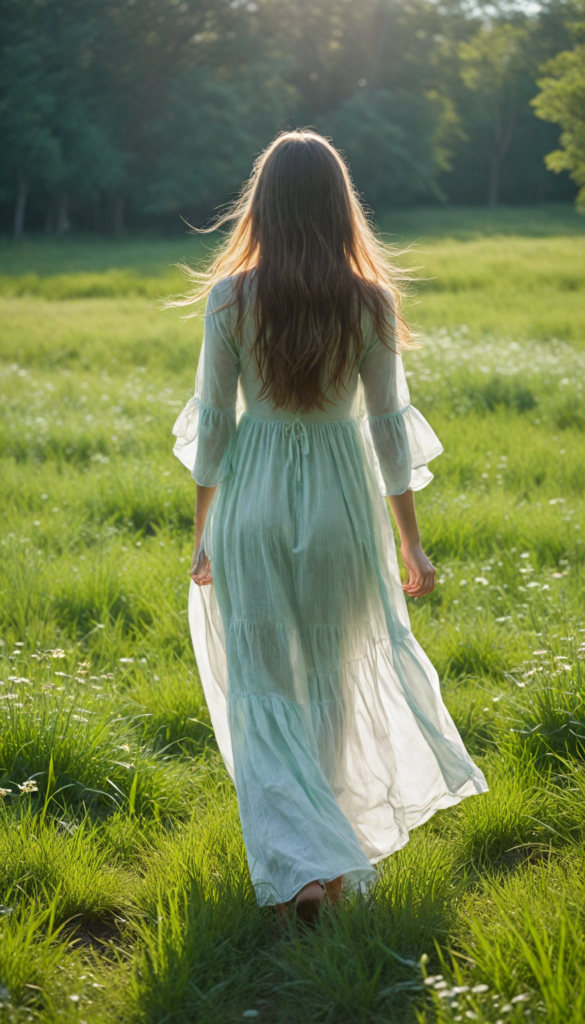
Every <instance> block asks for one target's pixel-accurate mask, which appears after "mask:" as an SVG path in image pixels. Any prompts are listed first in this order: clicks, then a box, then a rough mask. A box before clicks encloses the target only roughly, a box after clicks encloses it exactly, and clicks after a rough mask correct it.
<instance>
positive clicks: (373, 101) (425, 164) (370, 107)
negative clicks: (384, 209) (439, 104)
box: [324, 89, 440, 207]
mask: <svg viewBox="0 0 585 1024" xmlns="http://www.w3.org/2000/svg"><path fill="white" fill-rule="evenodd" d="M436 117H437V110H436V108H435V104H434V103H433V102H432V101H431V100H430V99H426V98H424V97H417V96H408V95H406V96H401V95H400V94H395V93H391V92H389V91H388V90H386V89H379V90H376V91H373V92H369V91H366V90H365V89H364V90H360V92H358V93H356V94H354V95H353V96H351V97H350V98H349V99H347V100H344V101H343V102H342V103H341V104H340V105H339V107H338V108H337V110H336V111H335V113H334V115H333V116H332V117H331V119H330V120H329V121H326V122H325V123H324V128H325V130H326V132H327V133H328V134H330V135H331V136H332V138H333V142H334V144H335V145H336V146H337V147H338V148H340V149H342V150H343V151H344V152H345V153H346V155H347V158H348V161H349V165H350V167H351V171H352V174H353V176H354V179H355V182H356V185H357V187H358V189H359V190H360V192H362V193H363V195H364V197H365V199H366V200H367V202H368V203H370V204H371V205H372V206H374V207H376V206H378V207H379V206H381V205H384V204H389V205H392V206H396V205H400V204H404V203H411V202H413V201H415V200H416V199H423V198H428V197H429V196H430V197H435V198H437V197H438V196H439V195H440V193H439V190H438V188H437V185H436V173H437V170H438V169H439V163H440V161H439V151H438V148H437V146H436V144H435V133H436Z"/></svg>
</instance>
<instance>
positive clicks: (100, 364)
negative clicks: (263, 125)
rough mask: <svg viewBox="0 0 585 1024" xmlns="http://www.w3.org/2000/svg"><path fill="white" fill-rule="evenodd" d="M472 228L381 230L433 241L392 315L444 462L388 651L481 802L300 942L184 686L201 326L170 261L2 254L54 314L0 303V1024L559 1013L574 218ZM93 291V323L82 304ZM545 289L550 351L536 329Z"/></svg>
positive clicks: (579, 972) (564, 973)
mask: <svg viewBox="0 0 585 1024" xmlns="http://www.w3.org/2000/svg"><path fill="white" fill-rule="evenodd" d="M400 216H402V217H403V219H402V220H400ZM486 216H487V215H486V214H484V213H481V214H479V213H475V214H474V213H472V212H471V211H462V213H461V214H460V215H459V216H458V217H452V218H451V220H450V221H449V222H448V223H447V224H446V225H445V217H446V211H437V213H436V215H431V214H429V212H428V211H423V212H422V213H419V212H413V213H412V214H408V215H399V214H398V213H397V212H395V213H393V214H392V215H389V217H390V219H391V223H390V224H389V225H388V226H389V227H390V229H392V228H394V229H396V230H397V231H400V232H403V233H404V234H406V235H407V237H408V238H413V237H417V236H419V235H420V234H422V231H421V225H422V226H424V225H429V235H430V234H435V236H436V237H435V240H434V241H432V240H431V239H430V238H429V239H428V240H427V239H423V242H422V243H421V249H422V250H423V253H424V260H425V262H426V272H427V274H428V276H429V277H433V278H435V280H433V281H431V282H429V284H427V285H425V286H424V288H423V289H421V291H420V292H419V296H418V300H419V303H420V305H419V306H418V307H417V309H419V310H420V314H421V319H423V315H424V317H428V319H427V320H426V321H425V322H426V323H427V324H429V326H430V325H431V324H433V319H432V318H433V317H437V319H435V321H434V323H435V327H434V328H433V329H429V330H428V331H427V332H426V334H425V337H424V345H423V347H422V349H421V350H419V351H418V352H414V353H411V354H409V355H408V357H407V359H406V369H407V373H408V374H409V384H410V386H411V390H412V397H413V401H414V402H415V403H416V404H418V405H419V407H420V408H421V409H422V410H423V412H425V413H428V415H429V418H430V420H431V422H432V423H433V426H434V427H435V428H436V429H437V432H438V433H439V435H440V437H441V439H442V441H443V443H444V445H445V454H444V455H443V456H442V457H441V458H440V459H438V460H437V461H436V463H435V464H434V465H433V467H432V468H433V470H434V471H435V473H436V479H435V481H434V482H433V484H432V486H431V487H429V488H428V489H427V490H425V491H423V492H421V493H420V494H419V495H417V506H418V509H419V514H420V521H421V527H422V533H423V539H424V543H425V546H426V547H427V548H428V550H429V552H430V554H431V556H432V558H433V559H434V560H435V563H436V565H437V569H438V574H437V577H438V583H437V588H436V590H435V592H434V593H433V594H432V595H431V596H430V597H429V598H428V599H426V600H425V602H422V603H421V602H415V603H413V602H411V607H410V613H411V618H412V623H413V630H414V632H415V635H416V636H417V637H418V638H419V639H420V641H421V642H422V644H423V646H424V648H425V650H426V651H427V652H428V654H429V657H430V658H431V660H432V661H433V663H434V664H435V665H436V666H437V668H438V670H439V673H440V676H441V680H442V685H443V692H444V695H445V699H446V703H447V705H448V707H449V710H450V711H451V713H452V715H453V718H454V720H455V722H456V724H457V726H458V728H459V729H460V731H461V733H462V735H463V738H464V740H465V742H466V743H467V745H468V748H469V750H470V752H471V753H472V755H473V757H474V758H475V759H476V760H477V761H478V762H479V763H480V764H481V766H482V768H483V770H484V771H485V774H486V777H487V779H488V783H489V786H490V792H489V793H487V794H485V795H484V796H482V797H476V798H471V799H469V800H466V801H464V802H463V803H462V804H460V805H459V806H457V807H455V808H446V809H444V810H443V811H441V812H439V813H438V814H436V815H435V816H434V817H433V818H432V819H431V820H430V821H429V822H428V823H427V824H426V825H423V826H421V827H420V828H418V829H416V830H415V831H414V832H413V833H412V835H411V838H410V841H409V843H408V844H407V846H406V847H405V848H404V849H403V850H400V851H398V852H397V853H395V854H394V855H393V856H392V857H390V858H388V860H386V861H385V862H383V863H381V864H380V865H379V874H378V880H377V884H376V887H375V889H374V891H373V892H372V893H371V894H370V895H368V896H367V897H357V896H351V897H349V898H348V899H347V900H345V901H344V903H343V905H342V906H341V907H339V908H337V909H334V908H327V910H326V912H325V913H324V915H323V918H322V920H321V921H320V923H319V924H318V925H317V927H316V928H315V930H314V931H304V930H299V929H298V928H297V927H296V926H295V925H294V922H292V921H287V922H286V923H285V925H284V927H280V926H279V925H278V923H277V921H276V920H275V919H274V917H273V915H272V914H271V912H270V911H269V910H268V909H266V908H264V909H259V908H258V907H257V906H256V903H255V899H254V894H253V891H252V888H251V884H250V878H249V873H248V869H247V864H246V853H245V849H244V846H243V842H242V836H241V831H240V826H239V820H238V810H237V800H236V796H235V792H234V789H233V786H232V785H231V783H230V781H229V779H228V778H227V776H226V773H225V769H224V767H223V765H222V763H221V761H220V759H219V755H218V752H217V748H216V745H215V742H214V739H213V735H212V732H211V729H210V723H209V718H208V713H207V710H206V708H205V705H204V702H203V696H202V691H201V687H200V684H199V681H198V678H197V672H196V666H195V663H194V660H193V653H192V648H191V642H190V637H189V634H188V624H187V615H186V601H187V591H188V565H189V559H190V556H191V549H192V503H193V497H194V495H193V487H192V483H191V481H190V478H189V476H188V474H187V473H186V472H185V471H184V469H183V468H182V467H181V466H180V465H179V464H178V463H177V461H176V460H174V459H173V457H172V455H171V453H170V448H171V436H170V429H171V427H172V423H173V420H174V417H175V416H176V414H177V413H178V411H179V409H180V408H181V407H182V405H183V404H184V402H185V400H186V398H187V397H188V395H189V394H190V393H191V391H192V384H193V375H194V370H195V365H196V361H197V354H198V351H199V347H200V343H201V333H202V330H201V326H202V325H201V321H200V320H191V321H188V322H186V323H181V322H179V320H178V318H177V317H176V315H175V314H169V313H163V312H162V311H161V310H160V308H159V306H158V304H157V301H156V298H155V291H156V287H157V286H160V294H163V293H164V289H165V287H167V286H168V285H167V282H170V281H171V280H173V281H175V280H176V279H175V278H171V277H170V275H169V276H168V277H167V270H166V268H167V267H168V265H169V264H170V263H172V262H174V260H175V259H178V258H180V256H181V255H182V254H183V250H182V249H181V248H180V247H179V246H177V251H176V253H173V251H172V247H169V245H168V244H167V243H163V242H161V243H156V244H155V243H152V244H150V245H149V244H146V243H142V244H141V245H139V244H138V243H136V242H128V243H127V244H123V245H120V246H119V248H117V247H116V246H114V245H113V244H112V243H105V242H103V243H101V244H100V245H97V246H96V249H95V256H94V262H93V263H92V250H91V247H90V246H89V245H88V243H87V242H84V241H83V240H80V241H79V242H78V243H75V242H74V241H73V240H67V241H59V242H58V241H55V242H51V243H47V247H46V250H45V251H43V246H41V245H40V244H38V243H37V244H33V243H26V244H25V245H23V247H22V250H21V255H20V257H19V258H20V259H21V260H22V263H21V265H20V266H18V267H15V271H16V273H15V275H14V277H15V279H16V282H15V281H14V280H13V279H11V281H9V282H8V283H7V284H6V288H7V290H8V288H9V287H11V286H12V284H14V283H18V281H19V279H20V280H22V275H24V274H25V273H27V272H28V271H30V272H31V273H32V272H35V273H37V274H38V275H39V276H38V278H36V279H35V281H36V284H35V287H39V288H41V286H42V288H45V289H46V290H45V291H44V293H43V294H36V295H31V294H30V293H27V292H26V291H25V289H24V288H23V290H22V292H21V293H20V294H17V291H16V288H15V289H14V290H13V291H12V292H10V293H8V292H7V293H5V295H4V296H3V298H2V302H1V304H0V313H1V315H2V318H3V326H4V325H5V329H4V331H3V335H2V337H3V341H2V355H3V362H2V364H1V366H0V392H1V394H2V395H4V396H5V397H4V399H3V401H2V413H1V416H2V418H1V420H0V463H1V471H2V482H3V488H2V508H1V509H0V551H1V552H2V568H3V573H2V584H1V586H0V640H1V641H2V643H1V644H0V668H1V669H2V671H1V672H0V683H1V684H2V685H0V792H1V793H2V794H3V795H2V796H0V936H1V938H0V1007H1V1009H0V1014H1V1015H2V1017H3V1018H5V1019H6V1020H7V1021H9V1022H10V1024H24V1022H25V1021H27V1020H28V1019H29V1018H30V1017H32V1019H33V1020H35V1021H39V1024H57V1022H58V1024H62V1022H65V1024H69V1022H73V1021H77V1024H79V1021H80V1020H83V1021H86V1022H87V1024H104V1022H107V1024H114V1022H117V1021H125V1022H129V1024H147V1022H152V1024H155V1022H156V1024H159V1022H161V1021H163V1020H166V1021H169V1022H177V1024H179V1022H181V1024H183V1022H188V1024H189V1022H195V1021H197V1022H203V1024H207V1022H209V1024H232V1022H233V1021H236V1020H241V1019H243V1020H247V1019H256V1020H258V1021H260V1022H263V1021H265V1022H267V1024H294V1022H299V1024H300V1022H302V1024H307V1022H314V1024H323V1022H324V1021H335V1024H338V1022H340V1024H354V1022H356V1021H359V1022H362V1024H388V1022H390V1024H415V1022H417V1021H418V1022H422V1021H425V1022H426V1024H450V1022H451V1021H453V1022H455V1021H456V1019H458V1018H459V1017H461V1018H462V1019H463V1020H464V1021H465V1020H468V1019H469V1020H478V1021H480V1022H482V1024H496V1022H497V1021H500V1020H507V1021H511V1022H512V1024H520V1022H524V1021H528V1022H529V1024H532V1022H534V1024H537V1022H538V1021H541V1020H551V1021H553V1022H554V1024H565V1022H569V1024H578V1022H579V1021H580V1019H581V1018H582V1016H583V996H582V991H583V986H582V978H583V972H584V970H585V945H584V943H583V939H582V935H583V865H584V851H585V811H584V808H585V768H584V765H585V759H584V756H583V752H584V749H585V743H584V742H583V741H582V739H581V736H582V734H583V732H584V731H585V730H584V728H583V723H584V718H583V701H584V699H585V695H584V685H583V678H584V677H583V665H584V661H583V657H584V651H585V606H584V602H583V593H584V592H583V585H582V583H583V544H582V541H583V540H585V537H582V536H581V533H582V532H583V530H584V529H585V516H584V512H585V481H584V479H583V471H582V467H583V460H584V458H585V434H584V432H583V429H582V423H581V419H580V417H579V413H580V409H581V408H582V404H583V386H584V385H585V362H584V353H583V348H582V338H583V332H582V329H581V326H580V325H581V324H582V319H581V318H582V315H583V314H582V309H581V308H580V306H579V305H578V304H577V303H575V305H574V306H573V305H571V303H570V301H569V300H570V298H571V297H575V298H576V299H579V297H580V294H581V290H582V282H581V277H580V276H579V260H581V263H582V262H583V261H582V258H581V256H580V253H581V248H580V247H582V237H581V236H582V226H581V223H580V221H578V219H577V218H576V216H575V215H574V214H571V215H570V217H569V214H568V213H567V212H566V211H563V210H559V209H553V210H546V209H545V210H544V211H542V210H541V211H533V210H528V211H526V215H525V220H524V221H522V218H521V217H520V215H519V213H518V211H513V212H510V211H501V213H499V214H497V215H493V219H491V218H488V219H486ZM558 224H560V225H561V227H562V237H561V238H558V237H554V230H555V226H556V225H558ZM575 224H576V225H577V226H575ZM518 225H520V227H521V228H522V226H523V225H524V227H523V232H524V237H514V235H511V234H509V233H508V234H507V235H506V232H510V231H511V230H512V229H513V228H514V227H516V228H517V227H518ZM494 226H495V228H497V231H496V237H486V236H490V235H491V234H492V231H493V230H494ZM441 231H444V232H445V234H446V236H447V237H444V238H441V237H440V232H441ZM457 236H459V237H460V238H462V239H464V240H462V241H455V240H454V239H455V238H456V237H457ZM186 248H187V246H186V243H185V249H186ZM422 255H423V254H422V253H421V257H422ZM415 258H416V257H413V261H414V259H415ZM2 259H4V255H3V253H2V251H1V250H0V260H2ZM421 261H422V260H421ZM51 264H53V266H54V271H55V274H54V276H55V278H58V280H57V281H53V280H52V278H51V276H50V274H48V273H47V271H48V270H49V269H50V265H51ZM76 265H78V267H79V280H78V279H77V278H76V275H75V267H76ZM498 268H499V269H498ZM498 273H499V275H500V276H499V277H498ZM571 275H572V276H571ZM7 276H8V275H7ZM88 276H91V278H92V280H93V279H95V280H96V282H99V280H100V279H101V277H102V276H103V277H105V279H106V280H105V282H104V285H103V288H104V291H102V292H100V293H99V294H101V295H102V296H103V297H101V298H99V297H96V296H95V294H94V295H93V297H87V298H84V297H82V295H83V288H84V287H86V286H87V279H88ZM145 280H146V282H147V284H146V286H145V287H146V289H147V290H146V291H145V292H140V291H139V290H138V288H136V290H135V291H132V289H134V288H135V286H136V284H137V283H139V282H141V281H145ZM568 280H572V281H573V282H576V287H574V288H573V289H572V290H568V289H566V288H565V283H566V282H567V281H568ZM547 281H548V285H547ZM108 287H112V288H113V289H114V294H108V293H107V288H108ZM172 287H173V288H174V285H172ZM547 287H549V288H550V290H549V291H548V292H547V291H546V288H547ZM53 288H54V289H55V290H54V291H52V289H53ZM65 288H67V289H70V291H69V292H68V294H69V295H70V296H71V297H69V298H64V297H63V292H64V290H65ZM126 288H127V289H128V290H129V292H130V293H128V292H125V291H124V289H126ZM151 288H152V291H151V290H150V289H151ZM115 289H118V290H117V291H116V290H115ZM541 293H542V294H544V296H545V299H543V303H544V302H545V301H546V302H547V303H548V304H549V306H550V312H549V319H548V320H547V321H546V324H547V325H548V326H547V328H546V330H548V331H550V333H548V334H547V333H546V330H545V329H544V328H543V329H542V331H541V332H540V333H537V332H536V331H534V333H533V331H532V326H531V325H533V324H534V323H535V322H536V315H535V309H537V308H538V301H539V296H540V295H541ZM514 295H516V298H517V307H518V310H519V312H518V313H517V319H515V320H513V321H512V322H510V316H509V310H510V309H511V303H512V302H513V297H514ZM440 301H445V302H446V303H448V305H446V306H445V307H441V306H440V305H438V304H437V303H439V302H440ZM581 306H582V303H581ZM531 307H532V308H531ZM441 308H446V309H448V317H444V319H443V320H439V319H438V314H437V310H440V309H441ZM487 309H489V311H490V316H491V317H492V321H491V328H490V331H491V333H489V334H485V333H483V332H482V326H481V325H482V322H483V321H482V318H483V317H484V316H485V311H486V310H487ZM470 310H471V312H472V315H471V316H468V314H469V311H470ZM539 315H540V314H539ZM463 322H467V323H468V329H467V330H464V329H463V328H462V327H461V324H462V323H463ZM542 322H543V324H544V323H545V321H544V320H543V321H542ZM439 324H442V326H441V327H439V326H438V325H439ZM457 325H459V326H457ZM539 337H540V339H541V340H538V339H539ZM552 337H556V339H557V340H555V341H551V340H547V339H550V338H552ZM512 338H513V340H512ZM571 339H573V341H574V344H570V343H569V341H570V340H571ZM563 666H564V667H563ZM7 791H10V792H7ZM439 974H441V975H443V977H442V978H440V977H438V975H439ZM425 975H427V977H428V979H430V983H429V984H426V983H425ZM443 983H444V984H443ZM445 993H447V995H445Z"/></svg>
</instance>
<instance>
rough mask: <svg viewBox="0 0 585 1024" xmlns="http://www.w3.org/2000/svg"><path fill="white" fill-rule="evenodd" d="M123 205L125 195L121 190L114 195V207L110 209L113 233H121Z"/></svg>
mask: <svg viewBox="0 0 585 1024" xmlns="http://www.w3.org/2000/svg"><path fill="white" fill-rule="evenodd" d="M125 206H126V196H125V195H124V193H123V192H117V193H116V195H115V197H114V209H113V211H112V230H113V232H114V234H115V235H121V234H123V231H124V208H125Z"/></svg>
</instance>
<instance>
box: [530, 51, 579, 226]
mask: <svg viewBox="0 0 585 1024" xmlns="http://www.w3.org/2000/svg"><path fill="white" fill-rule="evenodd" d="M543 70H544V71H545V73H546V74H545V77H544V78H542V79H540V81H539V83H538V84H539V86H540V92H539V94H538V96H536V97H535V99H534V100H533V101H532V102H533V106H534V109H535V110H536V114H537V116H538V117H541V118H542V119H543V120H544V121H552V122H553V124H558V125H559V126H560V128H561V129H562V132H561V138H560V143H561V149H556V150H554V151H553V152H552V153H549V154H548V156H547V158H546V163H547V167H548V168H549V169H550V170H551V171H555V172H556V173H558V172H559V171H569V173H570V175H571V177H572V179H573V181H575V182H576V184H577V185H578V186H579V195H578V200H577V202H578V205H579V207H580V208H581V210H582V211H585V113H584V111H585V44H581V45H580V46H575V47H574V49H572V50H565V51H563V52H562V53H559V54H558V55H557V56H556V57H555V58H554V60H551V61H549V62H548V64H546V65H545V67H544V69H543Z"/></svg>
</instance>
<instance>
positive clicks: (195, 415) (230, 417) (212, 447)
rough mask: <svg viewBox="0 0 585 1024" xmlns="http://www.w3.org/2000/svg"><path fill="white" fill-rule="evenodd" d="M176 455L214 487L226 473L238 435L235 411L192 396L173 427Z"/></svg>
mask: <svg viewBox="0 0 585 1024" xmlns="http://www.w3.org/2000/svg"><path fill="white" fill-rule="evenodd" d="M173 434H174V435H175V437H176V439H177V440H176V442H175V446H174V448H173V452H174V454H175V455H176V456H177V458H178V459H179V460H180V461H181V462H182V463H183V465H184V466H186V467H187V469H189V470H190V471H191V476H192V477H193V479H194V480H195V481H196V483H198V484H200V485H201V486H202V487H215V486H216V485H217V484H219V483H221V481H222V480H223V479H224V478H225V477H226V476H227V474H228V472H229V467H230V458H231V451H232V447H233V442H234V438H235V436H236V410H235V409H214V408H213V406H211V405H205V404H204V403H203V402H202V401H201V400H200V399H199V398H192V399H191V401H190V402H188V403H187V405H186V406H185V408H184V409H183V411H182V412H181V414H180V416H179V418H178V419H177V422H176V423H175V425H174V427H173Z"/></svg>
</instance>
